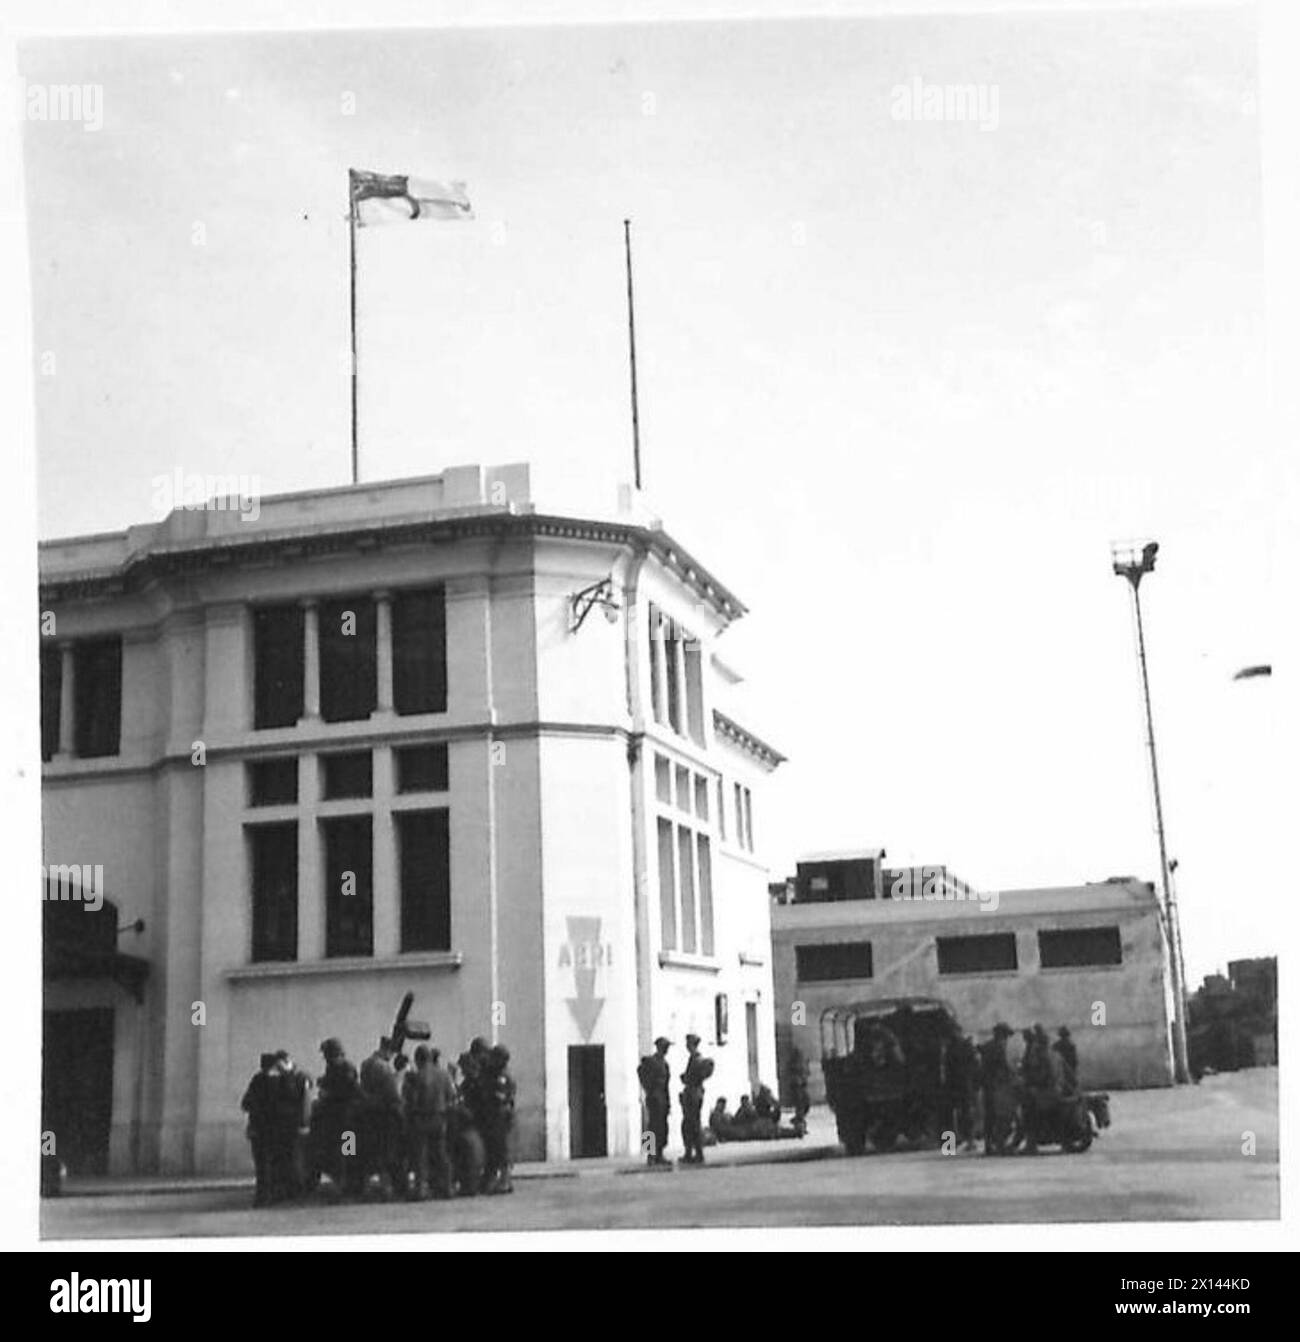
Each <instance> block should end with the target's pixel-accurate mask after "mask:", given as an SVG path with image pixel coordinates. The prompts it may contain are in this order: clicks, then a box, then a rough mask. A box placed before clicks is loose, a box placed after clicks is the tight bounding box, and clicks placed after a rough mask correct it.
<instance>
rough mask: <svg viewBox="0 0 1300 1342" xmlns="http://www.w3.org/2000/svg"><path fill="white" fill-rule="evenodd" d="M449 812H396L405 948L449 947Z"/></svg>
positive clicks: (406, 949)
mask: <svg viewBox="0 0 1300 1342" xmlns="http://www.w3.org/2000/svg"><path fill="white" fill-rule="evenodd" d="M450 836H451V825H450V812H448V811H447V810H446V809H445V808H444V809H442V810H438V811H402V812H400V813H399V814H398V815H397V842H398V850H399V867H400V870H399V877H400V883H401V894H402V950H403V951H449V950H451V837H450Z"/></svg>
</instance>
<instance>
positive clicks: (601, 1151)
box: [569, 1044, 609, 1160]
mask: <svg viewBox="0 0 1300 1342" xmlns="http://www.w3.org/2000/svg"><path fill="white" fill-rule="evenodd" d="M608 1154H609V1147H608V1146H607V1144H606V1140H605V1046H604V1044H570V1045H569V1155H570V1156H572V1157H573V1158H574V1159H575V1160H581V1159H583V1158H584V1157H586V1158H590V1157H592V1156H604V1155H608Z"/></svg>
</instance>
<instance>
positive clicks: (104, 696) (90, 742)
mask: <svg viewBox="0 0 1300 1342" xmlns="http://www.w3.org/2000/svg"><path fill="white" fill-rule="evenodd" d="M72 657H73V671H72V685H73V696H74V698H75V700H76V712H75V716H74V718H73V722H74V724H75V727H76V749H77V754H78V755H79V756H80V757H81V758H82V759H93V758H95V757H96V756H100V755H116V754H117V752H118V749H119V747H120V742H121V734H122V640H121V639H120V638H93V639H85V640H84V641H82V642H79V643H77V644H75V645H74V646H73V653H72Z"/></svg>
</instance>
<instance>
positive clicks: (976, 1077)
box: [947, 1021, 1079, 1154]
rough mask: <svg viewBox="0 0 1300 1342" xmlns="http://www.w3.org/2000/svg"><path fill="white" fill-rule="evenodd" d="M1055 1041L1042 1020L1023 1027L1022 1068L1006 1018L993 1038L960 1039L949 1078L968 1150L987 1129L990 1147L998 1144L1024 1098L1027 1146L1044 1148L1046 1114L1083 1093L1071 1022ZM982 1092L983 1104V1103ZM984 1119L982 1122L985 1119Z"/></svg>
mask: <svg viewBox="0 0 1300 1342" xmlns="http://www.w3.org/2000/svg"><path fill="white" fill-rule="evenodd" d="M1056 1034H1057V1037H1056V1039H1055V1040H1052V1039H1050V1038H1049V1037H1048V1034H1047V1031H1046V1030H1045V1029H1044V1028H1043V1026H1042V1025H1034V1026H1032V1027H1031V1028H1029V1029H1027V1030H1024V1031H1022V1034H1021V1037H1022V1040H1023V1044H1024V1049H1023V1052H1022V1054H1021V1057H1020V1063H1019V1068H1018V1069H1017V1068H1015V1067H1013V1066H1012V1064H1011V1060H1010V1059H1009V1058H1008V1056H1007V1041H1008V1040H1009V1039H1012V1038H1014V1036H1015V1031H1014V1030H1012V1028H1011V1027H1010V1026H1009V1025H1007V1024H1006V1023H1005V1022H1003V1021H999V1022H998V1023H997V1024H996V1025H995V1026H994V1027H993V1037H992V1038H991V1039H988V1040H986V1041H985V1042H984V1043H983V1044H980V1045H978V1046H976V1044H975V1041H974V1040H973V1039H972V1038H971V1037H970V1035H965V1036H963V1037H962V1038H960V1039H958V1040H956V1041H955V1042H954V1043H953V1045H952V1046H951V1047H950V1048H949V1051H948V1066H947V1077H948V1087H949V1094H950V1098H951V1101H952V1108H953V1118H954V1127H955V1131H956V1135H957V1140H958V1141H959V1142H960V1143H962V1144H963V1145H964V1146H965V1148H966V1149H967V1150H972V1149H973V1148H974V1146H975V1140H976V1135H977V1129H981V1130H982V1134H983V1137H984V1148H985V1150H986V1151H989V1152H992V1151H993V1150H995V1149H996V1145H997V1134H998V1132H999V1129H1000V1128H1002V1127H1004V1126H1005V1125H1006V1123H1007V1121H1008V1116H1009V1114H1010V1113H1011V1111H1012V1110H1013V1108H1014V1106H1015V1103H1016V1101H1017V1099H1018V1101H1019V1103H1020V1106H1021V1108H1022V1111H1023V1114H1024V1120H1025V1148H1024V1149H1025V1151H1026V1152H1027V1153H1030V1154H1032V1153H1033V1152H1034V1151H1036V1150H1037V1149H1038V1141H1037V1133H1038V1130H1039V1127H1040V1122H1039V1120H1040V1116H1041V1115H1042V1114H1043V1113H1044V1112H1045V1111H1046V1110H1047V1108H1048V1106H1050V1105H1051V1104H1053V1103H1055V1101H1057V1100H1059V1099H1062V1098H1064V1097H1067V1096H1073V1095H1077V1094H1078V1093H1079V1053H1078V1050H1077V1048H1076V1047H1075V1044H1074V1040H1073V1038H1071V1035H1070V1031H1069V1029H1068V1027H1066V1026H1064V1025H1062V1026H1061V1027H1060V1029H1059V1030H1057V1032H1056ZM981 1097H982V1100H983V1103H982V1105H981V1103H980V1101H981ZM981 1120H982V1121H981Z"/></svg>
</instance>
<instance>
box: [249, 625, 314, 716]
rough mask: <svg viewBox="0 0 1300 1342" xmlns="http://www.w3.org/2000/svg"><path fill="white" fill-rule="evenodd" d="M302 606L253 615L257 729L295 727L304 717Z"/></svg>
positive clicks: (254, 707)
mask: <svg viewBox="0 0 1300 1342" xmlns="http://www.w3.org/2000/svg"><path fill="white" fill-rule="evenodd" d="M302 620H303V614H302V607H301V606H299V605H297V604H294V605H289V606H259V607H258V608H257V609H256V610H255V611H254V612H253V726H254V727H255V728H265V727H292V726H293V725H294V723H296V722H297V721H298V719H299V718H300V717H302V704H303V699H302V686H303V644H302Z"/></svg>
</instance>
